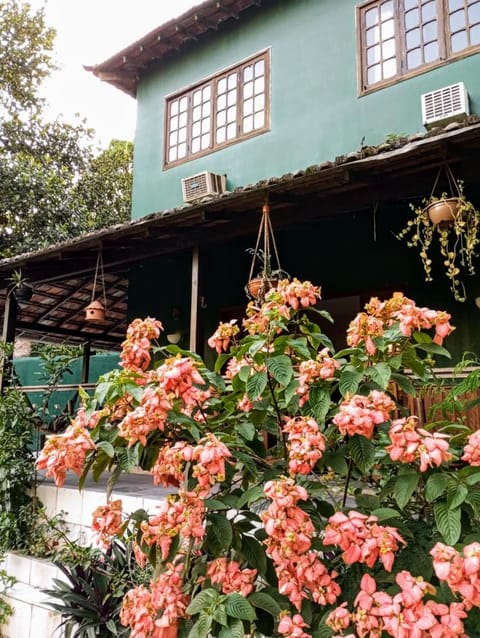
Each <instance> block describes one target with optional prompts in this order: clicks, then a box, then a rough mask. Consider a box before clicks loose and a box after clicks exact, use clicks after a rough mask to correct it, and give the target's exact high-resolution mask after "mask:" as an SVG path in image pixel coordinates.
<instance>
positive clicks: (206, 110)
mask: <svg viewBox="0 0 480 638" xmlns="http://www.w3.org/2000/svg"><path fill="white" fill-rule="evenodd" d="M210 109H211V104H210V102H205V104H204V105H203V106H202V117H208V116H209V115H210Z"/></svg>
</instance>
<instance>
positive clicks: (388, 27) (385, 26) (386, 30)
mask: <svg viewBox="0 0 480 638" xmlns="http://www.w3.org/2000/svg"><path fill="white" fill-rule="evenodd" d="M394 27H395V24H394V22H393V20H387V21H386V22H382V40H386V39H387V38H393V36H394V35H395V28H394Z"/></svg>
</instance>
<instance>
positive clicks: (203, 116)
mask: <svg viewBox="0 0 480 638" xmlns="http://www.w3.org/2000/svg"><path fill="white" fill-rule="evenodd" d="M479 1H480V0H479ZM268 116H269V55H268V51H265V52H264V53H262V54H260V55H258V56H255V57H254V58H251V59H250V60H248V61H246V62H244V63H242V64H239V65H238V66H235V67H233V68H231V69H228V70H227V71H224V72H222V73H219V74H218V75H215V76H213V77H211V78H209V79H208V80H205V81H204V82H202V83H201V84H197V85H196V86H194V87H193V88H190V89H188V90H186V91H182V92H181V93H178V94H177V95H175V96H173V97H170V98H168V99H167V104H166V131H165V133H166V134H165V140H166V143H165V160H164V161H165V166H166V167H170V166H172V165H175V164H179V163H181V162H185V161H188V160H190V159H193V158H195V157H199V156H201V155H205V154H206V153H210V152H211V151H214V150H216V149H217V148H221V147H223V146H227V145H228V144H233V143H234V142H238V141H240V140H242V139H245V138H247V137H251V136H253V135H258V134H259V133H263V132H264V131H266V130H267V129H268Z"/></svg>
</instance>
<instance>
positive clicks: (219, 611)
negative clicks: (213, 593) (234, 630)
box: [213, 605, 228, 627]
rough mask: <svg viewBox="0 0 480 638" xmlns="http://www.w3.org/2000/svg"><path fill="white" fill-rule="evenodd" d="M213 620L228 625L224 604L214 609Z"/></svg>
mask: <svg viewBox="0 0 480 638" xmlns="http://www.w3.org/2000/svg"><path fill="white" fill-rule="evenodd" d="M213 620H214V621H215V622H218V624H219V625H222V626H223V627H227V626H228V620H227V612H226V611H225V607H223V606H222V605H220V606H217V607H215V609H214V610H213Z"/></svg>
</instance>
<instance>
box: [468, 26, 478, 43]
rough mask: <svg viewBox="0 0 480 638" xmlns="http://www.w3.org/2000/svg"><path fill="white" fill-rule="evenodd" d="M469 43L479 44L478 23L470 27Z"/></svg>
mask: <svg viewBox="0 0 480 638" xmlns="http://www.w3.org/2000/svg"><path fill="white" fill-rule="evenodd" d="M470 44H471V46H475V45H477V44H480V24H477V25H476V26H474V27H472V28H471V29H470Z"/></svg>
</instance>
